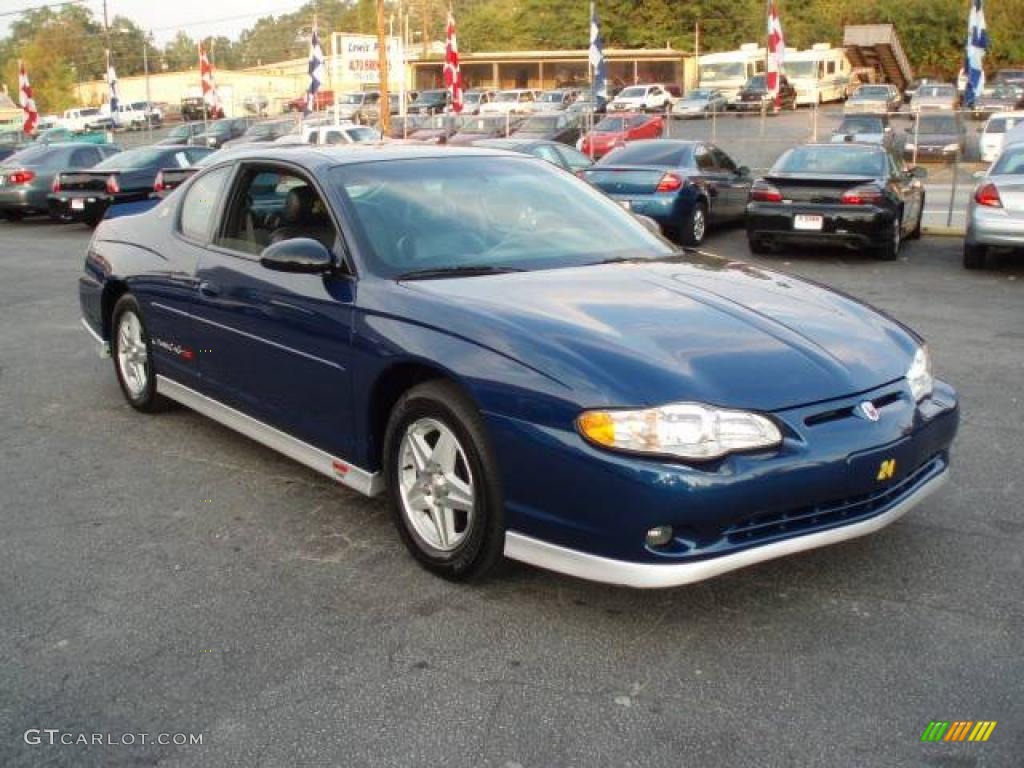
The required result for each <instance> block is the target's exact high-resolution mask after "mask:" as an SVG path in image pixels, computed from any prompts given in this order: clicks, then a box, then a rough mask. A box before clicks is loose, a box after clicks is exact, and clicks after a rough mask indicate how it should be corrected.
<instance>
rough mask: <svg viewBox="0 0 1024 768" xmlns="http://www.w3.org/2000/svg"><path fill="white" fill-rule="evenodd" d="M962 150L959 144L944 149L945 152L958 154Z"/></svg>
mask: <svg viewBox="0 0 1024 768" xmlns="http://www.w3.org/2000/svg"><path fill="white" fill-rule="evenodd" d="M959 149H960V145H959V144H947V145H946V146H944V147H943V148H942V151H943V152H956V151H958V150H959Z"/></svg>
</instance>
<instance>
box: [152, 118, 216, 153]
mask: <svg viewBox="0 0 1024 768" xmlns="http://www.w3.org/2000/svg"><path fill="white" fill-rule="evenodd" d="M206 125H207V124H206V123H203V122H202V121H200V122H198V123H179V124H178V125H176V126H174V127H173V128H171V130H170V131H168V132H167V135H166V136H165V137H164V138H162V139H161V140H160V141H158V142H156V143H157V144H158V145H166V146H175V147H181V146H184V145H186V144H192V143H194V142H195V141H196V138H197V137H198V136H199V135H200V134H202V132H203V131H204V130H206Z"/></svg>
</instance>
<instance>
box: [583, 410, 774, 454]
mask: <svg viewBox="0 0 1024 768" xmlns="http://www.w3.org/2000/svg"><path fill="white" fill-rule="evenodd" d="M576 427H577V429H579V431H580V433H581V434H582V435H583V436H584V437H585V438H587V439H588V440H590V441H591V442H593V443H596V444H597V445H600V446H602V447H605V448H612V449H615V450H620V451H628V452H630V453H646V454H655V455H662V456H675V457H678V458H681V459H694V460H702V459H717V458H719V457H720V456H724V455H725V454H727V453H733V452H735V451H749V450H752V449H756V448H770V447H772V446H775V445H778V444H779V443H781V442H782V433H781V432H779V429H778V427H776V426H775V424H773V423H772V422H771V421H770V420H769V419H767V418H765V417H764V416H760V415H758V414H756V413H747V412H746V411H729V410H724V409H721V408H715V407H713V406H710V405H702V404H700V403H676V404H673V405H664V406H662V407H660V408H649V409H644V410H637V411H626V410H622V411H619V410H615V411H586V412H584V413H583V414H581V415H580V417H579V418H578V419H577V420H576Z"/></svg>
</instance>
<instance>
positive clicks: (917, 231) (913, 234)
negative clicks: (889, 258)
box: [907, 192, 925, 240]
mask: <svg viewBox="0 0 1024 768" xmlns="http://www.w3.org/2000/svg"><path fill="white" fill-rule="evenodd" d="M924 202H925V196H924V193H923V192H922V193H921V208H920V210H918V212H917V221H916V222H915V223H914V228H913V229H912V230H911V231H910V234H909V235H907V239H908V240H920V239H921V224H922V222H923V220H924Z"/></svg>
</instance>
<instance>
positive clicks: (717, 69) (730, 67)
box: [700, 61, 747, 82]
mask: <svg viewBox="0 0 1024 768" xmlns="http://www.w3.org/2000/svg"><path fill="white" fill-rule="evenodd" d="M746 74H747V73H746V66H745V65H744V64H743V62H742V61H723V62H722V63H720V64H701V67H700V79H701V80H702V81H704V82H709V81H717V80H736V79H737V78H741V77H744V76H746Z"/></svg>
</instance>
